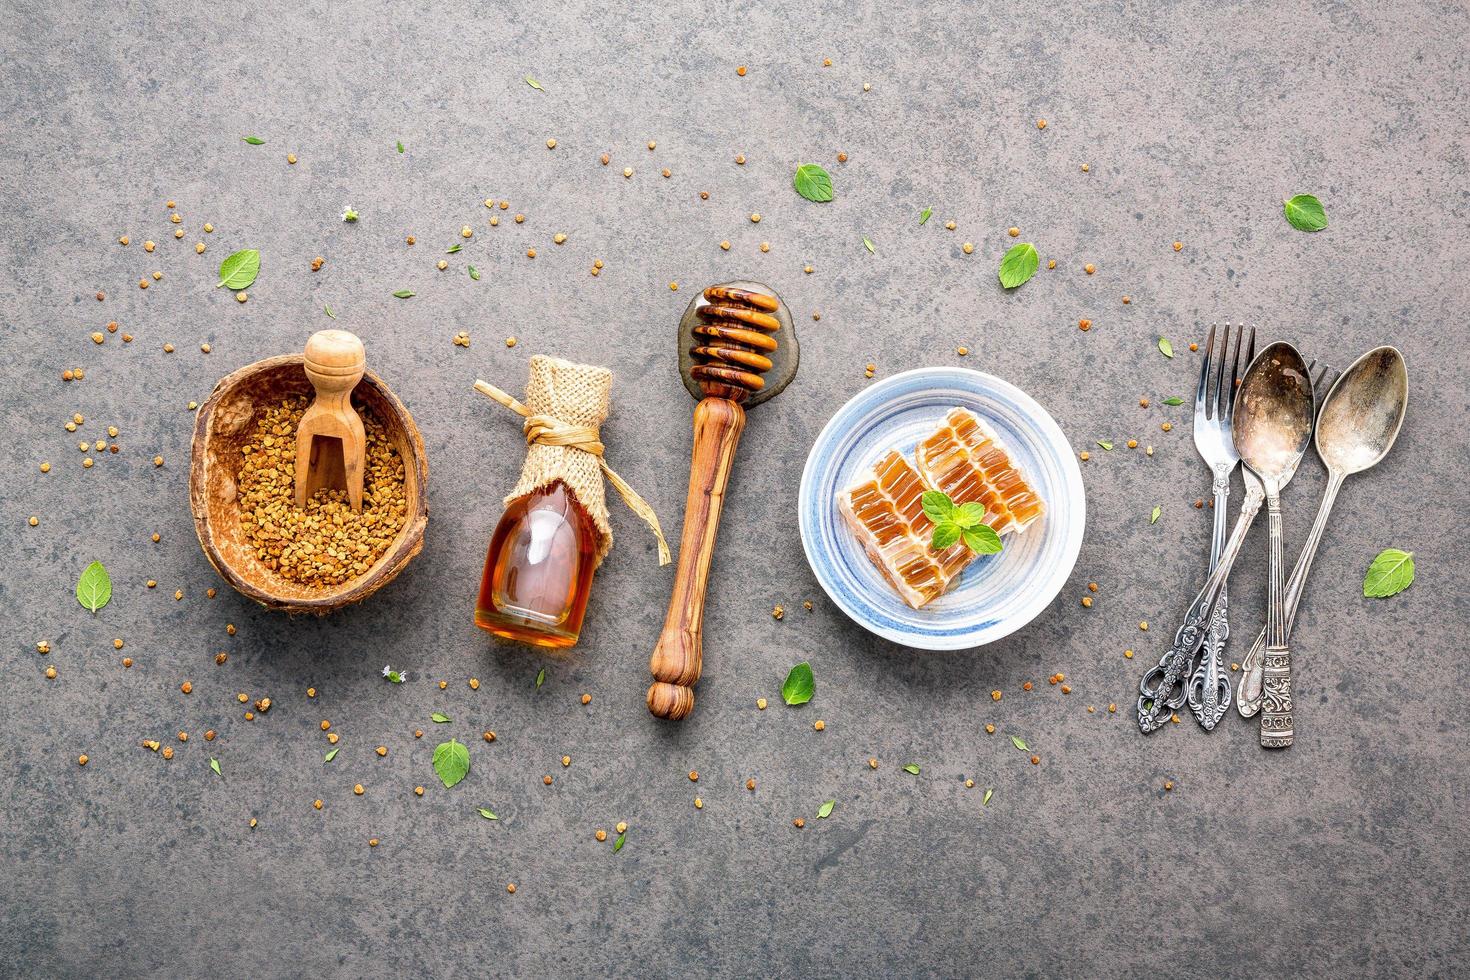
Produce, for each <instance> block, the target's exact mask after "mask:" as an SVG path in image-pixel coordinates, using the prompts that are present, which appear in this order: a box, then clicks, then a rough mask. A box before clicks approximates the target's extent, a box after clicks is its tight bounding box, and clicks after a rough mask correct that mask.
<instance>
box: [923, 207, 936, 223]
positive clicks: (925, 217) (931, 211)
mask: <svg viewBox="0 0 1470 980" xmlns="http://www.w3.org/2000/svg"><path fill="white" fill-rule="evenodd" d="M932 217H934V209H933V208H925V209H924V210H922V211H920V212H919V224H920V225H921V226H922V225H924V224H926V223H927V222H928V221H929V219H930V218H932Z"/></svg>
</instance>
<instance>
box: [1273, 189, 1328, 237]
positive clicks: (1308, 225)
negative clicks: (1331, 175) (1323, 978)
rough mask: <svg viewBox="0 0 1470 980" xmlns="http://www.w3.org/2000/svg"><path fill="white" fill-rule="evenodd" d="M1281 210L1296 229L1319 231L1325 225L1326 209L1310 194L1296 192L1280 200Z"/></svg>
mask: <svg viewBox="0 0 1470 980" xmlns="http://www.w3.org/2000/svg"><path fill="white" fill-rule="evenodd" d="M1281 210H1282V211H1283V212H1284V213H1285V214H1286V220H1287V221H1289V222H1291V226H1292V227H1293V228H1295V229H1296V230H1297V231H1321V230H1322V229H1323V228H1326V227H1327V211H1326V209H1325V208H1323V207H1322V202H1321V201H1319V200H1317V199H1316V198H1315V197H1313V196H1312V195H1311V194H1298V195H1297V196H1296V197H1293V198H1291V199H1290V200H1286V201H1282V202H1281Z"/></svg>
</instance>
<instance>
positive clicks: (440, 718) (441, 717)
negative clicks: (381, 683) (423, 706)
mask: <svg viewBox="0 0 1470 980" xmlns="http://www.w3.org/2000/svg"><path fill="white" fill-rule="evenodd" d="M390 680H391V678H390ZM429 720H430V721H432V722H433V723H434V724H436V725H443V724H445V723H446V722H448V721H449V716H448V715H446V714H444V713H443V712H441V711H436V712H434V713H433V714H432V715H430V716H429Z"/></svg>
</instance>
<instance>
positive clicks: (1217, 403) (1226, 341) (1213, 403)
mask: <svg viewBox="0 0 1470 980" xmlns="http://www.w3.org/2000/svg"><path fill="white" fill-rule="evenodd" d="M1233 329H1235V328H1233V327H1231V325H1230V324H1229V323H1226V324H1225V336H1223V337H1221V338H1220V361H1219V363H1218V364H1217V365H1215V387H1214V390H1213V391H1211V393H1210V418H1212V419H1215V420H1216V421H1219V419H1220V409H1221V407H1222V406H1223V405H1224V398H1225V394H1224V391H1225V365H1226V364H1227V363H1228V362H1229V361H1230V333H1231V331H1232V330H1233Z"/></svg>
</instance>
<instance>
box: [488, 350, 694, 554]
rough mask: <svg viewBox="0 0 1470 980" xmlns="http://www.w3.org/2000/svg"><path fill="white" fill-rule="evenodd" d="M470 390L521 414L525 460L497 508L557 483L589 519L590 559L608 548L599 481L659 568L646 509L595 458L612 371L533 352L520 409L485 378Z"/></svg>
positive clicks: (653, 520) (662, 547) (664, 548)
mask: <svg viewBox="0 0 1470 980" xmlns="http://www.w3.org/2000/svg"><path fill="white" fill-rule="evenodd" d="M475 389H476V390H477V391H481V392H483V393H484V394H486V395H489V396H490V397H491V398H493V399H495V400H496V401H498V402H500V404H502V405H504V406H505V407H507V408H509V409H511V410H513V411H515V412H516V413H518V414H519V415H521V416H524V417H525V420H526V421H525V424H524V425H523V426H522V427H521V428H522V431H523V432H525V434H526V462H525V464H524V465H523V466H522V467H521V478H520V480H518V481H517V482H516V485H515V488H514V489H512V490H511V492H510V493H508V494H506V497H505V503H506V505H507V506H509V505H510V503H511V501H513V500H515V499H516V498H518V497H523V496H525V495H526V494H528V493H531V492H533V491H535V490H539V489H540V488H542V487H545V486H548V485H549V484H551V483H553V482H555V481H556V480H561V481H562V482H563V483H565V484H566V485H567V487H568V488H569V489H570V490H571V491H572V495H573V496H575V497H576V498H577V502H578V503H580V504H581V505H582V507H583V509H585V510H586V511H587V513H588V514H589V515H591V517H592V523H593V524H594V525H596V527H597V562H598V564H601V563H602V559H603V558H605V557H606V556H607V553H608V551H609V550H611V549H612V540H613V535H612V525H611V524H609V523H608V519H607V497H606V495H605V494H604V491H603V486H602V480H603V477H604V476H605V477H606V478H607V479H608V480H609V481H611V482H612V485H613V488H614V489H616V490H617V491H618V494H619V495H620V496H621V497H622V498H623V501H624V502H625V503H627V505H628V507H629V508H631V509H632V511H633V513H635V514H637V515H638V516H639V517H641V518H643V520H644V521H645V522H646V523H647V524H648V526H649V527H650V528H651V529H652V530H653V535H654V537H655V538H657V539H658V556H659V564H660V565H667V564H668V563H669V561H670V560H671V559H670V557H669V545H668V542H667V541H665V540H664V534H663V531H662V529H660V527H659V524H658V515H657V514H655V513H654V512H653V508H652V507H650V506H648V503H647V502H646V501H645V500H644V499H643V498H642V497H640V496H638V493H637V491H635V490H634V489H633V488H632V487H630V486H629V485H628V484H627V482H626V481H625V480H624V479H623V478H622V477H620V476H618V474H617V473H616V472H614V471H613V469H612V467H610V466H608V465H607V461H606V460H605V459H603V445H602V440H601V439H600V438H599V436H598V428H599V427H600V426H601V425H602V423H603V421H604V420H605V419H606V418H607V411H608V393H609V391H610V390H611V389H612V372H611V371H609V370H608V369H607V368H600V367H594V366H593V365H590V364H573V363H572V362H571V361H563V360H561V359H560V358H556V357H547V356H545V355H543V354H537V355H536V356H535V357H533V358H531V379H530V381H529V382H527V384H526V404H521V403H520V402H518V401H516V400H515V399H514V398H512V397H511V396H510V395H508V394H506V393H505V392H503V391H501V390H500V389H499V388H497V387H495V386H494V385H492V384H490V383H489V382H487V381H476V382H475Z"/></svg>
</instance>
